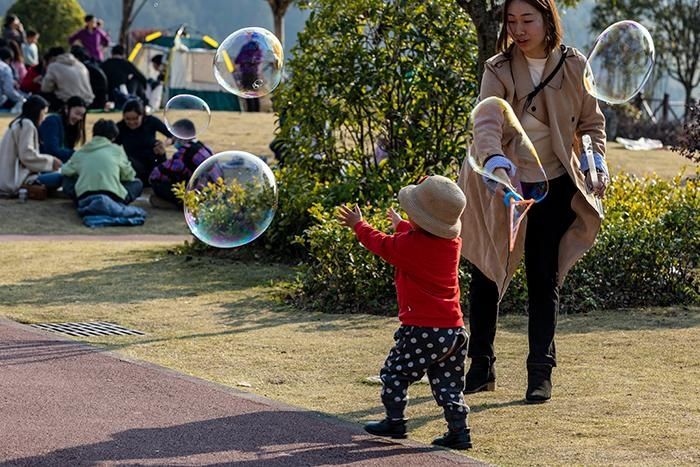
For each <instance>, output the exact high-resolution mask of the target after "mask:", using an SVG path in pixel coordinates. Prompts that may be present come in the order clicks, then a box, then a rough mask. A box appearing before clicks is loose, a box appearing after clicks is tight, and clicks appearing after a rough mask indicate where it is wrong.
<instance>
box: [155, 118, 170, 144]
mask: <svg viewBox="0 0 700 467" xmlns="http://www.w3.org/2000/svg"><path fill="white" fill-rule="evenodd" d="M153 118H154V119H155V125H156V131H157V132H158V133H161V134H162V135H164V136H166V137H168V138H170V139H172V138H173V134H172V133H170V130H168V127H167V126H165V123H163V121H162V120H161V119H160V118H158V117H153Z"/></svg>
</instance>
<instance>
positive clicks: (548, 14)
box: [496, 0, 564, 55]
mask: <svg viewBox="0 0 700 467" xmlns="http://www.w3.org/2000/svg"><path fill="white" fill-rule="evenodd" d="M524 1H525V3H528V4H529V5H530V6H532V7H533V8H535V9H536V10H537V11H539V12H540V13H542V18H543V19H544V29H545V33H544V34H545V36H544V42H545V44H544V48H545V52H547V53H548V54H549V53H550V52H551V51H552V50H554V49H556V48H557V47H559V45H560V44H561V40H562V37H563V35H564V33H563V32H562V28H561V19H560V18H559V12H558V11H557V6H556V5H555V4H554V0H524ZM511 3H513V0H506V1H505V3H504V4H503V6H502V7H501V8H503V10H502V12H503V14H502V15H501V21H502V24H501V32H500V33H499V34H498V42H497V43H496V51H497V52H505V53H506V54H508V55H509V54H510V51H511V50H512V48H511V45H512V44H511V41H510V38H509V37H508V7H509V6H510V4H511Z"/></svg>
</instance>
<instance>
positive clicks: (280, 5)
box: [267, 0, 293, 47]
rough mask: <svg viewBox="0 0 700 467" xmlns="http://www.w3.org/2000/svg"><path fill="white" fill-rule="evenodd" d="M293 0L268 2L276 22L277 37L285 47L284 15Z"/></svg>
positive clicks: (268, 0) (271, 0) (269, 0)
mask: <svg viewBox="0 0 700 467" xmlns="http://www.w3.org/2000/svg"><path fill="white" fill-rule="evenodd" d="M292 1H293V0H267V3H269V4H270V9H271V10H272V17H273V19H274V22H275V36H277V39H279V41H280V43H281V44H282V47H284V15H285V14H286V13H287V8H289V5H290V4H291V3H292Z"/></svg>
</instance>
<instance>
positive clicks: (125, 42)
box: [119, 0, 136, 50]
mask: <svg viewBox="0 0 700 467" xmlns="http://www.w3.org/2000/svg"><path fill="white" fill-rule="evenodd" d="M134 3H136V0H122V22H121V25H120V26H119V43H120V44H121V45H122V46H123V47H124V48H126V49H127V50H128V49H129V28H130V27H131V22H132V21H133V18H132V17H131V14H132V13H133V11H134Z"/></svg>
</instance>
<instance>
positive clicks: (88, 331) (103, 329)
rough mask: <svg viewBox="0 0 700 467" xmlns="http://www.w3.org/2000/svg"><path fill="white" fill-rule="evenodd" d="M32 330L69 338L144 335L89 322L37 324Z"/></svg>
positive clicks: (118, 327)
mask: <svg viewBox="0 0 700 467" xmlns="http://www.w3.org/2000/svg"><path fill="white" fill-rule="evenodd" d="M31 326H32V327H33V328H38V329H44V330H46V331H53V332H60V333H63V334H68V335H69V336H80V337H90V336H143V335H144V334H145V333H143V332H141V331H136V330H135V329H129V328H125V327H123V326H119V325H118V324H114V323H105V322H103V321H90V322H87V323H37V324H32V325H31Z"/></svg>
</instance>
